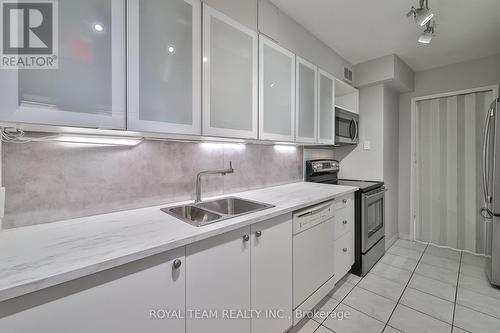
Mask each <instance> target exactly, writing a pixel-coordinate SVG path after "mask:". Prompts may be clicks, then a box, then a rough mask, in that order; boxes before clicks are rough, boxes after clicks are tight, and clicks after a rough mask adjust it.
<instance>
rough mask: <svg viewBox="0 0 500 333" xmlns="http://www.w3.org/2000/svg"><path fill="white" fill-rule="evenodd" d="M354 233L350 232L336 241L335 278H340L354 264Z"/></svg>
mask: <svg viewBox="0 0 500 333" xmlns="http://www.w3.org/2000/svg"><path fill="white" fill-rule="evenodd" d="M353 235H354V234H353V233H352V232H348V233H346V234H344V235H343V236H341V237H340V238H339V239H337V240H336V241H335V278H336V281H338V280H340V279H341V278H342V277H343V276H344V275H346V274H347V272H349V270H350V269H351V267H352V265H353V264H354V236H353Z"/></svg>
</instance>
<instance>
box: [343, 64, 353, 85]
mask: <svg viewBox="0 0 500 333" xmlns="http://www.w3.org/2000/svg"><path fill="white" fill-rule="evenodd" d="M344 81H345V82H347V83H349V84H351V85H352V69H350V68H349V67H344Z"/></svg>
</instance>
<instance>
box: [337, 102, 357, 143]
mask: <svg viewBox="0 0 500 333" xmlns="http://www.w3.org/2000/svg"><path fill="white" fill-rule="evenodd" d="M358 122H359V116H358V115H357V114H355V113H352V112H348V111H345V110H342V109H339V108H336V109H335V144H336V145H347V144H358V142H359V123H358Z"/></svg>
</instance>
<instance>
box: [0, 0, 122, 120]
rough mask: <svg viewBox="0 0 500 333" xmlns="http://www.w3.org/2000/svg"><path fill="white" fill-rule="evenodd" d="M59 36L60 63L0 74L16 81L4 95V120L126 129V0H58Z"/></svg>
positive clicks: (1, 114)
mask: <svg viewBox="0 0 500 333" xmlns="http://www.w3.org/2000/svg"><path fill="white" fill-rule="evenodd" d="M58 36H59V38H58V45H59V47H58V49H59V56H58V62H59V67H58V68H57V69H21V70H17V71H15V70H12V71H13V72H11V73H8V74H7V73H6V74H5V75H6V76H7V75H8V76H9V77H10V78H11V79H12V81H10V82H8V83H5V82H4V80H3V78H0V86H3V85H4V84H8V85H9V86H11V85H13V84H14V85H16V87H15V88H16V89H13V90H12V93H11V94H9V95H8V96H5V97H6V99H5V100H4V98H2V100H0V120H1V121H5V122H21V123H31V124H43V125H60V126H78V127H91V128H106V129H125V1H124V0H87V1H78V0H65V1H59V2H58ZM2 71H5V72H8V71H7V70H2ZM1 75H2V76H3V75H4V74H1ZM2 97H3V96H2Z"/></svg>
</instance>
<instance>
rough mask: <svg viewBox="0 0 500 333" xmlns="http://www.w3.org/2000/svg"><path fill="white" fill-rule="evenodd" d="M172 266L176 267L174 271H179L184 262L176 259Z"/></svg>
mask: <svg viewBox="0 0 500 333" xmlns="http://www.w3.org/2000/svg"><path fill="white" fill-rule="evenodd" d="M172 266H173V267H174V269H179V268H180V267H181V266H182V261H181V260H180V259H175V260H174V264H173V265H172Z"/></svg>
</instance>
